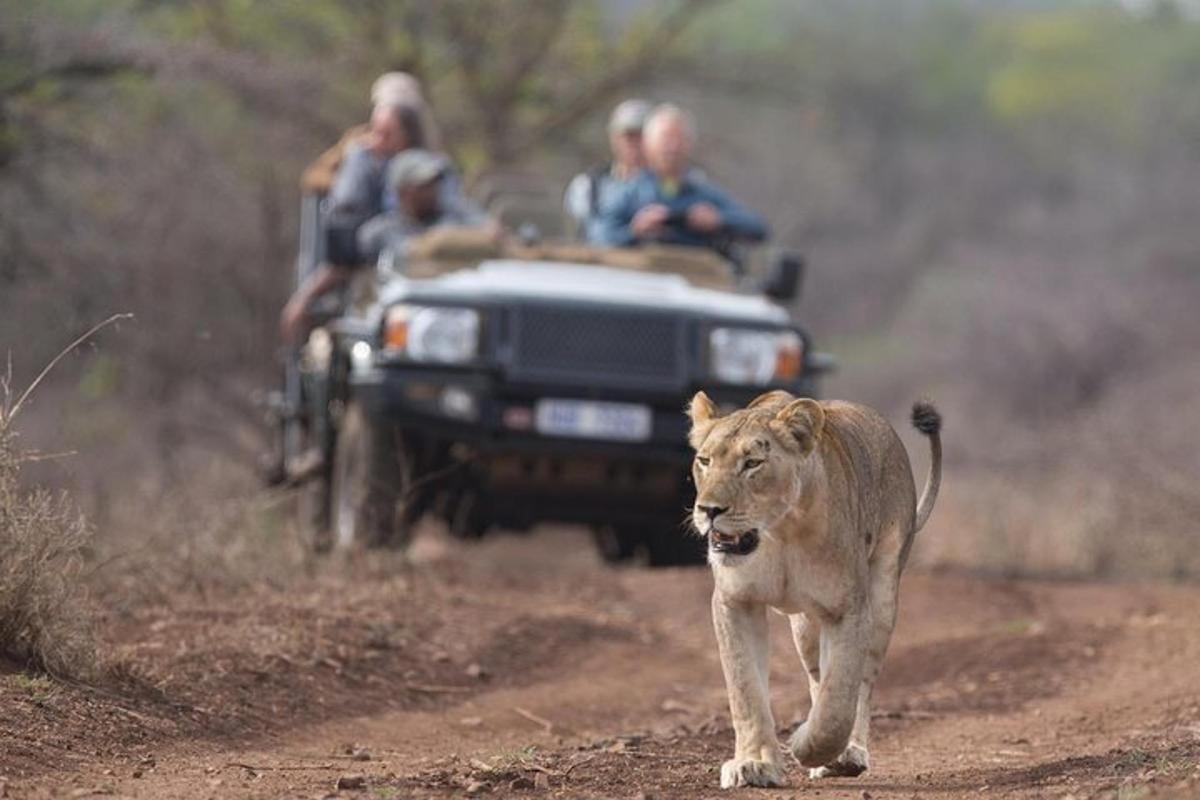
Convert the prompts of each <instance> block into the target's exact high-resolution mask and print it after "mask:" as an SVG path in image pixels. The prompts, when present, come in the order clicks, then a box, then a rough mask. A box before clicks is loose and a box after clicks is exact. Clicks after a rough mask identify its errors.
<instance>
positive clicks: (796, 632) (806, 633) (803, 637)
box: [788, 614, 821, 705]
mask: <svg viewBox="0 0 1200 800" xmlns="http://www.w3.org/2000/svg"><path fill="white" fill-rule="evenodd" d="M788 622H789V623H790V624H791V626H792V641H793V642H795V643H796V652H798V653H799V654H800V663H801V664H803V665H804V672H805V673H806V674H807V675H808V696H809V699H810V700H811V701H812V705H816V703H817V689H819V688H820V686H821V626H820V624H819V623H818V622H817V621H816V620H812V619H809V618H808V617H807V616H805V615H804V614H790V615H788Z"/></svg>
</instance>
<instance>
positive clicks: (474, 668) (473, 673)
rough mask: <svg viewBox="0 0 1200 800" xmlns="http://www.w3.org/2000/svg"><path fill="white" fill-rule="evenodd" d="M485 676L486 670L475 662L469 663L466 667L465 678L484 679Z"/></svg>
mask: <svg viewBox="0 0 1200 800" xmlns="http://www.w3.org/2000/svg"><path fill="white" fill-rule="evenodd" d="M487 675H488V673H487V670H486V669H484V668H483V667H481V666H480V665H479V664H477V663H475V662H471V664H470V665H469V666H468V667H467V676H468V677H470V678H486V677H487Z"/></svg>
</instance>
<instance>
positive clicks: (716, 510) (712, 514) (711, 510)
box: [699, 506, 729, 522]
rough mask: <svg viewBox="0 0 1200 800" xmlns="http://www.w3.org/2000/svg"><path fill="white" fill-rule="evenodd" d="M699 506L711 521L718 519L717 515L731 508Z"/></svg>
mask: <svg viewBox="0 0 1200 800" xmlns="http://www.w3.org/2000/svg"><path fill="white" fill-rule="evenodd" d="M699 508H700V510H701V511H703V512H704V513H705V514H706V515H707V516H708V521H709V522H712V521H714V520H716V518H717V517H719V516H721V515H722V514H724V513H725V512H726V511H728V510H729V506H700V507H699Z"/></svg>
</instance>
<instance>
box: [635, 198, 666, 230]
mask: <svg viewBox="0 0 1200 800" xmlns="http://www.w3.org/2000/svg"><path fill="white" fill-rule="evenodd" d="M670 216H671V209H669V208H667V207H666V206H664V205H663V204H662V203H651V204H650V205H648V206H646V207H645V208H643V209H641V210H640V211H638V212H637V213H636V214H634V215H633V221H632V222H631V223H629V228H630V230H632V231H633V235H634V236H637V237H638V238H639V239H641V238H646V237H648V236H654V235H655V234H657V233H658V232H659V231H661V230H662V227H663V225H665V224H666V222H667V218H668V217H670Z"/></svg>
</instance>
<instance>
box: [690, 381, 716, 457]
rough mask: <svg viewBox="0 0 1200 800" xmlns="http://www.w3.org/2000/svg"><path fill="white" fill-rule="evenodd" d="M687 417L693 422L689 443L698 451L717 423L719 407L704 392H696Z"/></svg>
mask: <svg viewBox="0 0 1200 800" xmlns="http://www.w3.org/2000/svg"><path fill="white" fill-rule="evenodd" d="M687 415H688V418H689V419H691V421H692V430H691V431H690V432H689V433H688V442H689V443H691V445H692V449H697V448H699V447H700V445H701V443H703V442H704V439H705V437H706V436H708V432H709V431H710V430H712V426H713V425H715V424H716V422H717V407H716V406H715V405H713V401H712V400H710V399H709V397H708V395H706V394H705V393H704V392H696V394H695V396H693V397H692V402H691V403H689V404H688V410H687Z"/></svg>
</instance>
